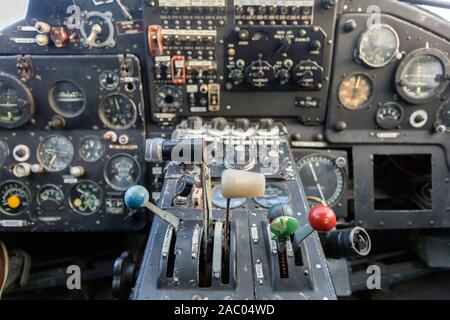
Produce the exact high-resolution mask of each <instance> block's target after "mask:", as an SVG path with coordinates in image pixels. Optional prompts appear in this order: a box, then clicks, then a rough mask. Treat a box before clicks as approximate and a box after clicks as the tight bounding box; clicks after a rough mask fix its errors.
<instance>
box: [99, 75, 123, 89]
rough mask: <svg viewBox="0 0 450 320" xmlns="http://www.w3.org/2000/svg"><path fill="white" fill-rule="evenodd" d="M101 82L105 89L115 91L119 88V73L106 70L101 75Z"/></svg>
mask: <svg viewBox="0 0 450 320" xmlns="http://www.w3.org/2000/svg"><path fill="white" fill-rule="evenodd" d="M98 80H99V82H100V85H101V86H102V88H103V89H106V90H114V89H116V88H117V87H118V86H119V82H120V79H119V75H118V74H117V72H114V71H110V70H105V71H103V72H102V73H100V76H99V79H98Z"/></svg>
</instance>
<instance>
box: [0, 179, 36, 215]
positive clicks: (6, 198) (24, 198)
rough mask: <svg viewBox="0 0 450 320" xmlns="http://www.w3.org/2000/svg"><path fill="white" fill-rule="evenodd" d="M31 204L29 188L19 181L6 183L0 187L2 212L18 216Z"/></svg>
mask: <svg viewBox="0 0 450 320" xmlns="http://www.w3.org/2000/svg"><path fill="white" fill-rule="evenodd" d="M30 204H31V193H30V190H28V188H27V186H26V185H24V184H23V183H22V182H18V181H5V182H3V183H2V184H1V185H0V212H2V213H4V214H6V215H9V216H17V215H19V214H21V213H23V212H24V211H25V210H26V209H27V208H28V207H29V205H30Z"/></svg>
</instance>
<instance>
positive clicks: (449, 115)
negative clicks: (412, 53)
mask: <svg viewBox="0 0 450 320" xmlns="http://www.w3.org/2000/svg"><path fill="white" fill-rule="evenodd" d="M437 118H438V120H439V121H440V122H442V124H443V125H444V126H445V127H446V128H447V131H449V130H450V100H447V101H445V102H444V103H443V104H442V105H441V107H440V108H439V111H438V115H437ZM0 156H1V155H0Z"/></svg>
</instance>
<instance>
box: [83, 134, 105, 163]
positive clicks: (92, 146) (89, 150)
mask: <svg viewBox="0 0 450 320" xmlns="http://www.w3.org/2000/svg"><path fill="white" fill-rule="evenodd" d="M104 153H105V144H104V143H103V140H102V139H100V138H99V137H97V136H88V137H85V138H83V140H82V141H81V144H80V157H81V159H83V160H84V161H86V162H97V161H98V160H100V159H101V157H103V154H104Z"/></svg>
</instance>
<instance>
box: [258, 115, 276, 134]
mask: <svg viewBox="0 0 450 320" xmlns="http://www.w3.org/2000/svg"><path fill="white" fill-rule="evenodd" d="M274 127H275V121H274V120H273V119H272V118H263V119H260V120H259V130H267V131H270V130H272V129H273V128H274Z"/></svg>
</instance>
